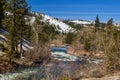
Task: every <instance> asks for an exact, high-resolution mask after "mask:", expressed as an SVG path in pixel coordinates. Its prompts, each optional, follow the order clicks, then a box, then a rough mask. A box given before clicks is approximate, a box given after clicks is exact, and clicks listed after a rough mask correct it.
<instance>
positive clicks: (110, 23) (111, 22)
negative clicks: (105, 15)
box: [107, 18, 113, 26]
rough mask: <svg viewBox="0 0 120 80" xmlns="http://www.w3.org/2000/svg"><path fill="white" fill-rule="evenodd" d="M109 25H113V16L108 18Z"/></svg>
mask: <svg viewBox="0 0 120 80" xmlns="http://www.w3.org/2000/svg"><path fill="white" fill-rule="evenodd" d="M107 26H113V18H111V19H110V20H108V22H107Z"/></svg>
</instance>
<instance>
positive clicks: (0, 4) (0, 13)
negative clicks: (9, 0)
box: [0, 0, 4, 28]
mask: <svg viewBox="0 0 120 80" xmlns="http://www.w3.org/2000/svg"><path fill="white" fill-rule="evenodd" d="M3 6H4V4H3V0H0V28H2V20H3V18H4V9H3Z"/></svg>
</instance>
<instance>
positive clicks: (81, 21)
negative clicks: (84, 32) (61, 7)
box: [70, 20, 92, 25]
mask: <svg viewBox="0 0 120 80" xmlns="http://www.w3.org/2000/svg"><path fill="white" fill-rule="evenodd" d="M70 22H73V23H76V24H81V25H89V24H92V22H90V21H83V20H71V21H70Z"/></svg>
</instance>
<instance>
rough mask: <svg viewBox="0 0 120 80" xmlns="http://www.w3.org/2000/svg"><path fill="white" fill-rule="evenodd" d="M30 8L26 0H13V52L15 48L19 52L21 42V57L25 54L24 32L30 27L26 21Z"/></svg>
mask: <svg viewBox="0 0 120 80" xmlns="http://www.w3.org/2000/svg"><path fill="white" fill-rule="evenodd" d="M28 10H29V8H28V5H27V2H26V1H25V0H11V13H12V14H13V26H11V27H12V28H11V29H12V30H10V41H11V54H12V52H13V51H14V50H15V51H17V52H18V44H19V45H20V54H21V57H22V56H23V49H22V46H23V39H24V36H23V34H24V35H25V34H26V31H27V29H28V26H27V25H26V21H25V17H26V16H27V15H28ZM12 33H15V34H12ZM13 35H14V36H13ZM13 38H14V39H13ZM13 44H14V45H13ZM13 48H14V49H13Z"/></svg>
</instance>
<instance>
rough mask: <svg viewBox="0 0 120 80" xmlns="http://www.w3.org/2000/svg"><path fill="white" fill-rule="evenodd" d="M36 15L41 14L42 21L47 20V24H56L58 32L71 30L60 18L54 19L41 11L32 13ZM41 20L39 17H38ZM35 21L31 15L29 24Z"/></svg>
mask: <svg viewBox="0 0 120 80" xmlns="http://www.w3.org/2000/svg"><path fill="white" fill-rule="evenodd" d="M34 14H35V15H36V16H38V15H41V16H42V18H43V19H42V21H43V22H48V23H49V24H52V25H55V26H56V29H57V30H58V31H60V32H65V33H67V32H69V31H72V30H73V29H72V28H71V27H70V26H69V25H67V24H65V23H64V22H62V21H61V20H58V19H55V18H53V17H51V16H48V15H45V14H42V13H34ZM40 20H41V19H40ZM34 21H35V16H33V17H32V19H31V24H32V23H34Z"/></svg>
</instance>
